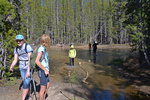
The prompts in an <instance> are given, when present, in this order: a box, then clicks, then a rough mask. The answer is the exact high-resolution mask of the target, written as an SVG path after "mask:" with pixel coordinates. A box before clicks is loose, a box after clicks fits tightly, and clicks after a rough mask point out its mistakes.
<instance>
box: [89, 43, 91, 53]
mask: <svg viewBox="0 0 150 100" xmlns="http://www.w3.org/2000/svg"><path fill="white" fill-rule="evenodd" d="M89 51H91V43H90V42H89Z"/></svg>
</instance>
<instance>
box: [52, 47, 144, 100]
mask: <svg viewBox="0 0 150 100" xmlns="http://www.w3.org/2000/svg"><path fill="white" fill-rule="evenodd" d="M129 53H130V50H129V49H98V50H97V52H96V54H95V53H93V52H92V51H89V50H87V49H77V57H76V58H75V66H76V67H78V62H85V63H86V64H84V66H83V67H84V69H86V68H87V69H86V70H88V68H89V69H90V68H91V69H92V70H93V71H91V73H89V74H90V75H89V78H88V79H87V81H88V82H89V83H90V85H88V86H87V87H88V88H90V89H89V90H90V93H91V95H92V97H91V98H92V100H144V99H137V98H138V94H136V93H137V91H136V90H135V89H134V87H133V86H132V84H131V83H129V82H128V79H127V78H124V77H123V76H122V75H121V73H119V72H118V70H116V67H113V65H112V64H113V63H114V62H116V61H117V63H121V62H122V61H123V60H125V59H126V58H127V57H128V55H129ZM50 56H51V57H52V61H53V59H55V62H54V63H55V64H54V63H53V65H54V66H57V68H56V67H55V70H57V69H59V67H60V66H66V64H68V62H69V58H68V50H66V49H57V50H56V48H55V49H52V50H51V51H50ZM62 63H64V64H62ZM58 66H59V67H58ZM67 66H68V65H67ZM120 70H122V69H120ZM88 71H89V72H90V70H88ZM61 75H62V74H61Z"/></svg>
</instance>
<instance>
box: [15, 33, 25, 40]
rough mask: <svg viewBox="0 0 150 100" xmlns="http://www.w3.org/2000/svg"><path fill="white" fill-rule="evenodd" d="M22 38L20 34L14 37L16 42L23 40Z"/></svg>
mask: <svg viewBox="0 0 150 100" xmlns="http://www.w3.org/2000/svg"><path fill="white" fill-rule="evenodd" d="M23 39H24V36H23V35H21V34H18V35H16V40H23Z"/></svg>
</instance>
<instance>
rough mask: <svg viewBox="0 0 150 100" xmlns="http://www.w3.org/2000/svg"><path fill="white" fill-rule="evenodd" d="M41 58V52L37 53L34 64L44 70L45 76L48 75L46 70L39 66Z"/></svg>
mask: <svg viewBox="0 0 150 100" xmlns="http://www.w3.org/2000/svg"><path fill="white" fill-rule="evenodd" d="M41 57H42V52H38V54H37V57H36V60H35V63H36V64H37V65H38V66H39V67H40V68H41V69H42V70H44V72H45V74H46V75H48V74H49V71H48V70H46V68H45V67H44V66H43V65H42V64H41V62H40V58H41Z"/></svg>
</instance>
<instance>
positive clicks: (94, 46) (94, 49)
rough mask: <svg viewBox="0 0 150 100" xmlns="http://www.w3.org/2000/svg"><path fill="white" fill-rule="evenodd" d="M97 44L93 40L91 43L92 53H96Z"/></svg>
mask: <svg viewBox="0 0 150 100" xmlns="http://www.w3.org/2000/svg"><path fill="white" fill-rule="evenodd" d="M97 45H98V43H97V42H95V41H94V43H93V45H92V47H93V53H96V50H97Z"/></svg>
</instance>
